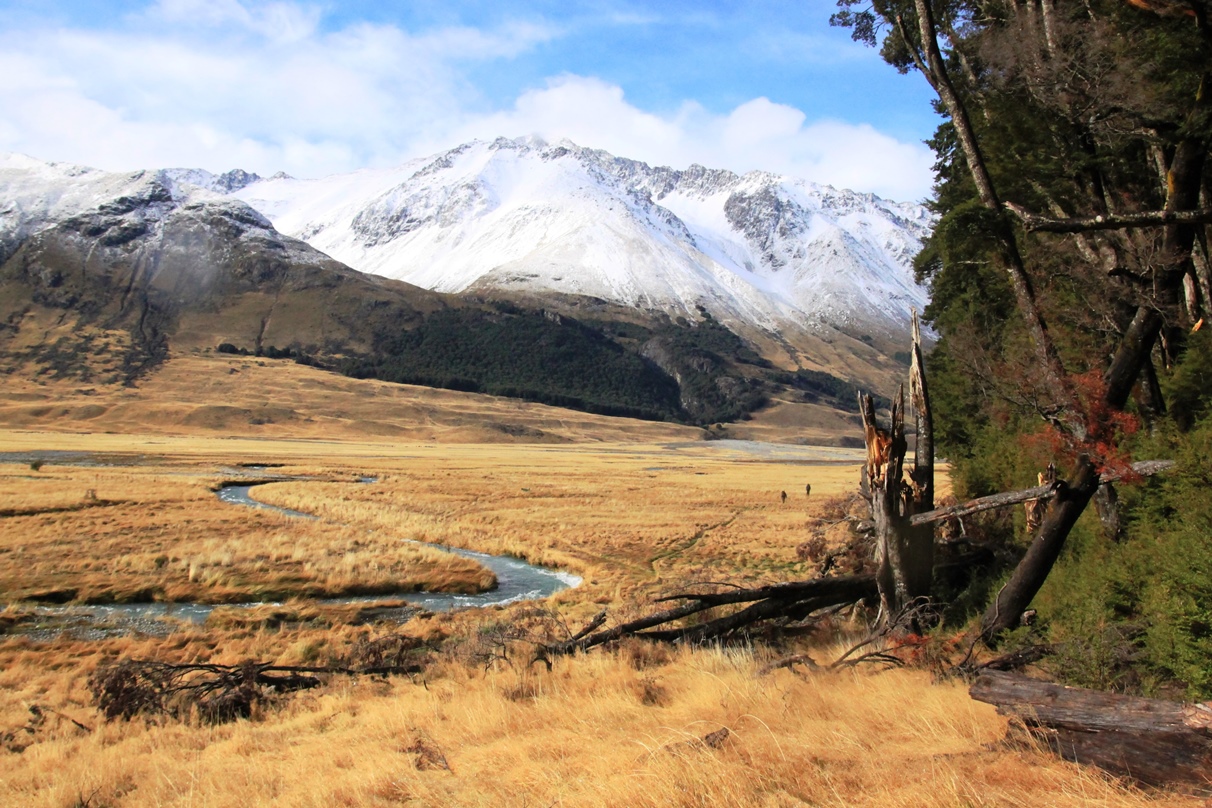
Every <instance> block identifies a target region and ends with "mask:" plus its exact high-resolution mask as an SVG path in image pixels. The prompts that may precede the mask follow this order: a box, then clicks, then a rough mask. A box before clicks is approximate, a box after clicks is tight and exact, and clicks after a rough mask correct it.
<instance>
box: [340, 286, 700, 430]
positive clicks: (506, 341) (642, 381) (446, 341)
mask: <svg viewBox="0 0 1212 808" xmlns="http://www.w3.org/2000/svg"><path fill="white" fill-rule="evenodd" d="M375 349H376V350H375V353H374V354H373V355H371V356H365V357H359V358H356V359H351V360H347V361H346V362H345V363H343V364H342V366H341V370H342V371H343V372H344V373H345V374H346V375H349V376H353V377H355V378H376V379H383V380H385V381H393V382H400V383H405V384H423V385H428V386H431V387H445V388H448V389H452V390H464V391H468V392H477V393H490V394H493V395H502V396H510V397H514V398H523V399H526V400H529V401H538V402H542V403H546V404H555V405H557V406H563V407H574V408H577V409H583V410H586V411H589V412H598V413H602V414H606V415H629V416H633V417H640V418H648V419H653V420H671V419H676V418H678V416H679V415H680V414H681V413H680V409H679V406H678V391H677V384H676V382H674V381H673V379H671V378H669V377H668V376H666V375H665V374H664V373H662V372H661V371H660V369H659V368H657V367H656V366H654V365H653V364H652V363H650V362H647V361H645V360H644V359H642V358H641V357H639V356H636V355H635V354H633V353H630V352H628V351H626V350H624V349H623V348H622V347H621V346H619V345H618V344H617V343H615V342H613V341H612V340H610V339H608V338H606V337H605V336H603V335H602V334H600V333H599V332H597V331H594V330H592V329H590V328H586V327H585V326H583V325H581V324H580V323H578V322H577V321H576V320H573V319H571V318H567V317H561V316H559V315H543V314H540V313H536V312H525V313H504V312H500V311H497V312H486V311H482V310H479V309H449V310H445V311H440V312H436V313H434V314H432V315H430V316H429V317H427V318H426V319H425V321H424V322H423V323H422V324H421V325H420V326H418V327H417V328H414V329H412V330H409V331H402V332H400V333H398V334H396V335H393V336H388V337H383V338H381V339H380V340H379V341H377V342H376V344H375Z"/></svg>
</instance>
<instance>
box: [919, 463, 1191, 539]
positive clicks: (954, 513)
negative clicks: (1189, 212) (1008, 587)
mask: <svg viewBox="0 0 1212 808" xmlns="http://www.w3.org/2000/svg"><path fill="white" fill-rule="evenodd" d="M1174 465H1175V464H1174V461H1173V460H1142V461H1140V462H1139V463H1133V464H1132V465H1131V466H1130V467H1129V468H1128V469H1126V470H1124V471H1114V472H1104V473H1103V474H1101V475H1099V480H1100V481H1101V482H1103V483H1112V482H1115V481H1116V480H1122V479H1124V478H1125V477H1151V476H1153V475H1154V474H1159V473H1161V472H1163V471H1167V470H1169V469H1172V468H1174ZM1062 485H1063V483H1059V482H1058V483H1051V484H1049V485H1040V486H1036V487H1035V488H1026V489H1023V490H1022V491H1006V492H1004V493H1001V494H990V495H989V496H987V497H978V498H977V499H973V500H969V501H968V502H962V503H960V504H959V505H950V506H948V507H946V508H937V509H935V510H933V511H927V512H926V513H919V514H917V515H916V516H911V517H909V524H910V525H912V526H914V527H916V526H917V525H924V524H927V523H929V522H941V521H942V520H944V519H952V518H955V517H960V516H968V515H969V514H973V513H979V512H981V511H988V510H992V509H993V508H1004V507H1006V506H1007V505H1017V504H1018V503H1020V502H1027V501H1029V500H1033V499H1034V500H1049V499H1052V498H1054V497H1055V496H1057V494H1058V493H1059V492H1060V490H1061V487H1062Z"/></svg>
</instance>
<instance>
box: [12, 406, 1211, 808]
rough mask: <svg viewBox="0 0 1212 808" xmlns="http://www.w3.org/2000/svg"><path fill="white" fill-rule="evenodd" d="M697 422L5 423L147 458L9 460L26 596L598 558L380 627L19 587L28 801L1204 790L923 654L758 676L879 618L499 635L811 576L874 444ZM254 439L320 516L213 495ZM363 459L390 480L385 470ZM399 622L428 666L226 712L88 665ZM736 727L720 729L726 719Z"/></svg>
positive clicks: (18, 780) (579, 802) (1100, 800)
mask: <svg viewBox="0 0 1212 808" xmlns="http://www.w3.org/2000/svg"><path fill="white" fill-rule="evenodd" d="M627 428H628V429H631V428H632V427H627ZM635 429H636V431H637V434H643V429H644V428H642V427H635ZM655 429H657V430H667V429H669V427H665V426H661V425H657V426H656V427H655ZM671 437H672V439H671ZM679 437H680V436H676V435H675V436H670V435H668V434H667V433H666V434H658V435H652V436H651V437H650V439H649V440H648V441H646V442H605V441H603V442H594V443H587V442H582V443H569V444H521V443H519V444H500V443H498V444H485V443H480V444H471V443H423V442H411V443H397V442H394V441H390V440H383V439H378V440H375V439H371V438H367V437H363V438H360V439H356V440H348V441H337V440H316V439H309V440H298V439H288V438H286V437H277V438H274V437H268V436H267V437H263V438H262V439H228V438H219V437H210V436H207V434H206V433H205V432H200V433H195V434H193V435H190V434H180V435H172V434H156V432H155V431H153V430H148V431H145V432H143V433H141V434H138V435H121V434H88V433H70V432H63V431H43V432H37V431H30V430H16V429H9V430H6V431H0V446H3V450H4V451H6V452H23V453H32V452H46V451H62V452H74V453H78V454H82V455H95V459H97V460H105V461H108V462H116V463H122V464H123V465H107V466H81V465H59V464H57V463H56V462H55V460H56V458H57V457H61V456H56V455H52V456H50V458H49V459H48V460H47V461H46V462H44V463H42V464H41V465H39V464H37V463H34V464H32V465H31V463H30V462H27V461H25V460H22V461H21V462H7V463H0V497H3V501H2V504H0V508H2V509H3V515H2V516H0V589H2V590H3V592H4V593H5V598H6V600H15V599H17V598H19V597H21V596H26V597H28V596H30V595H33V594H39V593H41V594H43V595H44V596H45V595H47V594H48V593H58V594H59V595H60V596H66V595H68V594H73V595H74V596H75V597H76V598H77V599H92V600H106V599H118V600H121V599H130V598H132V597H136V596H140V597H142V596H145V595H148V594H150V595H151V596H152V597H157V598H161V599H170V600H172V599H198V600H206V601H212V602H225V601H231V600H239V599H246V598H247V597H252V596H258V597H261V596H267V595H272V596H273V597H275V598H277V597H282V596H285V595H290V594H298V595H309V594H310V595H315V594H322V593H331V592H341V591H351V590H352V589H356V588H357V586H359V585H366V584H367V582H370V585H372V586H373V587H374V588H379V587H381V588H382V589H383V590H384V591H386V590H387V589H390V588H391V586H393V585H398V586H399V588H400V589H408V588H411V587H412V586H413V585H415V584H420V585H425V586H430V585H433V584H434V583H439V584H444V585H446V586H447V587H454V588H457V587H459V586H464V585H469V586H470V588H475V587H476V586H482V585H484V584H485V583H486V581H485V579H484V577H483V573H482V572H481V571H480V570H479V569H478V568H477V567H474V566H470V565H468V564H467V563H466V562H464V561H462V560H461V559H455V558H452V557H451V556H449V555H448V554H443V553H440V552H437V551H433V550H430V549H427V548H423V547H420V548H419V547H417V546H416V545H410V544H404V543H402V542H401V541H400V540H401V539H418V540H422V541H428V542H439V543H443V544H450V545H457V546H463V547H468V548H473V549H476V550H482V551H486V552H492V553H512V554H515V555H518V556H521V557H524V558H526V559H528V560H531V561H533V562H537V563H542V564H549V565H553V566H557V567H560V568H561V569H565V570H567V571H569V572H572V573H575V574H576V575H579V576H581V577H582V578H583V579H584V582H583V583H582V585H581V586H579V587H577V588H574V589H569V590H565V591H563V592H561V593H559V594H557V595H555V596H553V597H552V598H550V599H549V600H548V601H545V602H542V603H531V604H514V605H511V606H508V607H495V608H491V609H484V610H472V611H464V612H458V613H449V614H434V615H425V616H421V617H417V618H414V619H413V620H411V621H410V622H408V623H406V624H404V625H402V626H397V625H392V624H372V625H356V624H355V621H354V620H352V619H351V612H350V610H348V609H346V610H344V611H343V610H341V609H339V608H333V609H326V608H324V607H320V606H316V605H315V604H314V603H311V602H309V601H307V600H305V599H295V600H285V601H284V602H283V603H281V604H279V605H275V606H265V607H261V608H259V609H252V610H247V611H244V610H239V611H237V610H232V609H220V610H217V611H216V613H215V614H214V615H213V616H212V618H211V620H210V622H208V623H207V624H205V625H202V626H183V627H182V628H181V630H179V631H177V632H175V633H172V634H170V635H168V636H167V637H160V638H157V637H120V638H111V639H103V640H89V641H86V640H83V639H74V638H72V637H71V636H60V637H59V638H57V639H51V640H48V641H42V640H37V639H34V638H32V637H30V636H27V635H26V634H23V633H22V632H24V631H26V630H27V629H28V628H29V627H30V626H31V625H33V624H34V623H36V622H37V621H38V620H40V619H42V618H39V617H37V616H36V615H33V614H31V610H30V608H29V606H28V605H20V604H18V605H14V606H11V607H9V608H8V609H7V610H6V611H4V612H0V625H3V626H4V627H5V630H6V632H7V633H6V634H5V635H4V636H3V637H2V638H0V639H2V641H0V804H4V805H29V806H45V807H46V808H66V806H73V805H76V806H81V805H89V806H102V805H105V806H153V805H163V806H215V807H216V808H217V807H218V806H252V805H257V806H270V805H274V806H296V805H297V806H317V807H318V806H342V805H348V806H389V805H418V806H420V805H424V806H529V805H542V806H548V805H565V806H598V805H628V806H667V805H674V806H698V805H702V806H796V805H828V806H978V805H979V806H986V805H989V806H992V805H997V806H1002V805H1021V806H1045V805H1047V806H1079V805H1100V806H1143V805H1150V806H1171V805H1173V806H1180V805H1181V806H1195V805H1200V804H1201V802H1200V801H1199V800H1195V799H1192V798H1185V797H1181V796H1178V795H1169V794H1157V793H1148V794H1147V793H1144V792H1140V791H1137V790H1134V789H1132V788H1130V787H1127V786H1125V785H1124V784H1122V783H1119V782H1116V781H1114V780H1112V779H1111V778H1109V777H1107V776H1105V775H1103V774H1100V773H1099V772H1097V771H1094V770H1090V769H1085V768H1082V767H1079V766H1075V765H1071V764H1067V763H1064V762H1061V761H1058V760H1056V759H1055V758H1053V757H1052V756H1051V755H1050V754H1049V753H1047V752H1044V751H1041V750H1038V749H1035V748H1032V747H1031V746H1030V745H1019V746H1007V745H1006V744H1004V743H1003V740H1002V739H1003V738H1004V737H1005V734H1006V728H1007V721H1006V719H1004V718H1001V717H999V716H997V715H996V713H995V711H994V709H993V708H992V707H990V706H988V705H984V704H979V703H977V702H974V701H972V700H971V699H969V698H968V696H967V692H966V687H965V685H964V684H962V683H959V682H954V681H943V682H934V681H932V680H931V677H930V674H929V673H927V672H923V671H913V670H896V671H887V672H882V673H878V672H875V671H872V670H869V669H849V670H844V671H826V670H808V671H803V670H802V669H800V670H799V671H797V672H791V671H788V670H781V669H780V670H776V671H774V672H771V673H765V674H763V673H762V669H763V666H764V665H766V664H767V663H768V662H770V661H771V660H773V659H775V658H778V657H781V656H783V655H785V654H788V653H793V652H806V653H808V654H810V655H812V656H813V657H814V658H816V659H817V660H818V661H821V662H827V661H829V660H831V659H833V658H835V657H836V656H838V655H839V654H840V653H841V651H842V650H843V649H844V648H845V647H847V645H848V644H849V642H850V641H852V637H853V636H856V635H858V634H859V633H860V632H861V630H862V627H861V626H859V625H853V626H843V627H842V628H841V629H839V630H838V632H836V633H834V632H830V633H826V634H823V635H821V636H816V637H813V638H807V639H804V640H802V641H798V642H795V643H788V644H786V645H784V646H781V647H779V648H765V647H761V646H758V647H753V648H718V647H715V648H702V649H668V648H664V647H658V646H650V645H647V644H644V643H641V642H639V641H628V642H624V643H622V644H621V645H619V646H618V647H615V648H611V649H599V650H597V651H594V652H592V653H590V654H587V655H582V656H578V657H573V658H563V659H557V660H555V661H554V664H553V665H552V667H551V669H550V670H548V669H547V668H546V667H545V666H544V665H542V664H536V665H530V664H528V663H529V661H530V659H529V655H528V654H527V653H526V650H527V649H526V648H524V647H516V648H514V649H513V650H512V651H511V656H510V657H509V658H508V659H502V658H497V659H495V660H492V659H489V657H488V656H486V655H484V654H483V653H480V652H482V651H483V650H484V649H485V648H488V649H490V650H491V651H493V652H498V651H500V650H501V649H500V647H497V646H493V645H492V641H493V637H494V636H496V634H495V633H494V632H495V631H496V630H497V629H500V628H504V627H508V626H511V625H514V624H516V623H520V622H523V621H529V622H530V624H534V625H545V626H547V627H548V628H552V629H554V630H556V631H559V630H560V627H561V624H566V625H567V626H569V627H571V628H572V630H574V631H575V630H576V628H578V627H579V626H581V625H582V624H584V623H585V622H586V621H587V620H589V619H590V618H591V617H592V616H593V615H594V614H595V613H597V612H598V611H600V610H602V609H606V610H607V612H608V614H609V617H610V619H611V620H612V621H618V620H623V619H626V618H628V617H633V616H636V615H639V614H641V613H644V612H647V611H649V610H650V609H652V608H654V605H653V603H652V599H653V598H654V597H656V596H659V595H661V594H663V593H668V592H670V591H676V590H677V589H678V588H679V587H682V586H686V585H689V584H693V583H695V582H730V583H737V584H750V585H752V584H759V583H767V582H778V581H785V580H790V579H795V578H803V577H810V576H812V575H813V574H814V573H815V571H816V568H817V562H816V561H815V560H801V559H799V558H798V557H797V554H796V546H797V545H798V544H799V543H801V542H803V541H804V540H805V539H806V538H807V537H808V533H809V526H810V525H819V524H820V522H821V520H823V519H826V517H828V518H833V517H832V516H829V515H830V514H833V515H836V513H837V512H838V509H839V508H843V507H844V506H843V505H841V504H840V502H841V500H840V498H841V497H843V496H844V495H846V494H848V493H849V492H850V491H852V490H853V488H854V486H855V481H856V477H857V468H858V465H859V463H860V455H859V453H858V452H856V451H854V450H844V449H830V448H820V449H813V448H810V447H795V446H772V445H765V444H743V443H730V442H702V441H698V442H694V441H688V440H679V439H678V438H679ZM10 459H12V458H11V456H10ZM241 463H243V464H256V463H266V464H270V463H274V464H283V465H282V466H280V467H275V468H272V469H268V470H267V471H270V472H274V473H280V474H283V475H290V476H301V477H302V476H305V477H309V478H312V479H310V480H308V481H297V480H296V481H284V482H275V483H271V484H267V485H264V486H258V487H257V488H255V489H254V490H253V496H255V497H256V498H257V499H260V500H262V501H264V502H267V503H273V504H278V505H282V506H286V507H290V508H295V509H298V510H302V511H307V512H310V513H314V514H316V515H318V516H320V517H321V519H320V520H317V521H307V520H299V519H290V518H287V517H283V516H280V515H275V514H272V513H267V512H261V511H255V510H252V509H247V508H240V507H238V506H234V505H226V504H224V503H221V502H219V501H218V500H217V499H216V497H215V494H214V493H213V491H212V488H213V487H214V486H216V485H217V484H218V483H220V482H221V481H223V480H228V479H232V478H233V477H235V476H238V475H239V474H240V473H242V472H243V473H248V472H249V470H248V469H247V468H246V467H243V466H239V465H238V464H241ZM34 466H37V467H36V468H35V467H34ZM364 477H374V478H376V481H375V482H372V483H366V484H359V483H358V482H357V480H359V479H360V478H364ZM806 484H811V485H812V495H811V497H806V496H805V493H804V486H805V485H806ZM784 491H785V492H786V494H787V499H786V502H784V501H783V498H782V496H781V493H782V492H784ZM553 615H554V617H553ZM393 632H403V633H407V634H410V635H413V636H417V637H421V638H424V639H426V640H428V641H430V642H431V643H432V644H433V645H434V646H435V647H438V648H439V650H437V651H434V652H433V653H432V655H431V658H430V661H429V663H428V665H427V667H426V670H425V673H424V674H423V675H421V676H417V677H414V678H412V679H410V678H408V677H395V678H390V679H372V678H358V679H353V678H346V677H334V678H332V679H330V680H329V681H328V683H327V684H326V685H325V686H323V687H321V688H318V689H316V690H311V691H307V692H304V693H300V694H295V695H293V696H290V697H284V698H282V699H281V700H280V701H278V702H277V703H275V704H272V705H270V706H269V707H266V708H263V709H260V710H259V711H258V712H257V713H256V714H254V716H253V718H252V719H251V720H240V721H237V722H234V723H230V724H224V725H218V726H212V725H206V724H203V723H201V722H199V721H197V720H192V721H189V720H187V721H178V720H174V719H168V718H163V717H161V718H158V719H152V720H143V719H136V720H134V721H130V722H121V721H116V722H106V721H104V720H103V719H102V717H101V716H100V715H99V713H98V712H97V710H96V706H95V704H94V703H93V701H92V697H91V696H90V694H89V693H88V691H87V688H86V681H87V677H88V675H89V674H90V673H91V672H92V671H93V670H95V669H96V668H97V666H98V665H100V664H101V663H102V662H104V661H105V660H112V659H115V658H120V657H135V658H141V659H163V660H171V661H210V662H216V663H224V664H231V663H235V662H239V661H241V660H246V659H257V660H262V661H272V662H276V663H278V664H310V665H317V664H325V663H327V662H329V661H332V660H336V659H339V658H341V656H342V655H343V654H344V653H346V651H347V650H348V649H349V648H351V647H352V646H353V645H354V644H355V643H356V642H357V641H359V640H360V639H364V638H368V637H372V638H373V637H381V636H384V635H387V634H390V633H393ZM31 707H37V708H38V710H39V711H40V715H41V717H39V716H38V715H35V714H34V713H32V712H31ZM73 721H74V722H79V724H80V725H83V726H84V727H86V728H87V729H85V728H81V726H78V725H77V724H76V723H73ZM724 728H726V729H728V730H729V732H728V733H727V736H726V737H723V739H722V740H721V741H719V742H718V743H716V744H714V745H713V744H706V743H704V742H703V741H702V740H701V739H703V738H704V737H706V736H708V735H711V734H712V733H717V732H718V731H719V730H721V729H724ZM712 737H713V738H716V739H718V738H720V737H721V735H719V734H717V735H713V736H712Z"/></svg>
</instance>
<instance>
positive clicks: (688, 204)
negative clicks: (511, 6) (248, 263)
mask: <svg viewBox="0 0 1212 808" xmlns="http://www.w3.org/2000/svg"><path fill="white" fill-rule="evenodd" d="M225 176H226V175H225ZM210 187H214V186H213V185H211V186H210ZM216 190H218V189H216ZM233 195H234V196H235V197H237V198H239V199H242V200H244V201H245V202H247V203H248V204H249V205H251V206H252V207H254V208H256V209H257V210H258V211H260V212H261V213H262V214H263V215H265V216H266V217H268V218H269V219H270V220H271V221H272V222H273V223H274V226H275V227H276V228H277V229H278V230H280V231H282V232H284V233H287V234H289V235H293V236H296V237H297V238H300V239H302V240H304V241H306V242H308V243H309V244H311V245H312V246H313V247H315V248H317V249H319V250H321V251H322V252H325V253H327V254H329V255H331V256H332V257H333V258H336V259H337V260H339V261H342V262H343V263H345V264H348V265H349V266H352V267H354V268H355V269H359V270H362V271H364V272H371V273H375V274H379V275H384V276H387V277H391V278H397V279H401V280H406V281H408V282H410V283H413V284H416V285H418V286H423V287H427V288H430V289H434V290H437V291H444V292H462V291H465V290H473V291H476V290H509V291H525V292H540V293H541V292H547V291H551V292H561V293H568V294H578V295H591V296H594V297H599V298H603V299H606V300H609V301H612V302H617V303H621V304H625V305H631V306H637V307H641V308H646V309H657V310H663V311H666V312H668V313H670V314H671V315H675V316H679V315H685V316H689V317H691V318H692V319H693V318H696V317H697V311H698V307H699V306H700V305H701V306H703V307H705V308H706V309H707V310H708V311H710V312H711V313H712V314H713V315H715V316H716V317H718V318H719V319H721V320H723V321H724V322H735V321H738V320H739V321H741V322H742V323H745V324H749V325H754V326H758V327H760V328H763V329H765V330H768V331H778V330H779V329H781V328H784V327H786V326H788V325H791V324H796V325H799V326H808V327H813V326H815V325H825V324H828V325H835V326H847V325H849V326H861V327H862V328H863V329H865V330H885V331H887V330H891V331H893V332H899V331H902V330H903V329H904V328H905V327H906V325H907V323H908V320H909V315H910V309H911V308H914V307H916V308H918V309H921V308H922V307H923V306H924V305H925V303H926V293H925V290H924V289H923V288H922V287H919V286H918V285H916V284H915V283H914V281H913V277H912V270H911V259H912V256H913V254H914V253H915V252H916V251H917V249H918V247H919V245H920V242H921V239H922V238H923V237H924V236H925V235H926V234H927V232H928V231H929V227H930V225H931V219H930V215H929V214H928V212H927V211H926V210H925V209H924V208H922V207H921V206H918V205H912V204H900V203H894V202H888V201H885V200H882V199H879V198H878V197H875V196H872V195H870V194H858V193H854V192H851V191H844V190H836V189H833V188H831V187H828V186H817V185H814V184H812V183H808V182H804V181H800V180H794V179H790V178H787V177H780V176H776V175H773V174H768V173H763V172H751V173H749V174H746V175H744V176H738V175H736V174H734V173H732V172H729V171H720V170H711V169H706V168H703V167H702V166H691V167H690V168H689V169H687V170H685V171H675V170H672V169H669V168H653V167H650V166H648V165H646V164H644V163H640V162H637V161H634V160H627V159H624V158H617V157H613V156H612V155H610V154H607V153H606V152H603V151H598V150H591V149H583V148H580V147H578V146H576V145H574V144H572V143H569V142H567V141H565V142H563V143H560V144H556V145H549V144H547V143H544V142H543V141H541V140H538V139H535V138H521V139H516V140H508V139H505V138H499V139H497V140H496V141H494V142H491V143H486V142H481V141H475V142H472V143H468V144H464V145H462V146H459V147H457V148H454V149H451V150H450V151H447V152H445V153H442V154H440V155H437V156H435V157H432V158H427V159H423V160H416V161H412V162H410V163H407V164H405V165H402V166H399V167H397V168H394V169H387V170H364V171H359V172H355V173H352V174H345V175H337V176H332V177H327V178H324V179H320V180H296V179H291V178H286V177H278V178H272V179H270V180H261V181H252V182H250V183H249V184H247V185H244V186H243V187H241V188H238V189H236V190H235V191H234V193H233Z"/></svg>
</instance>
